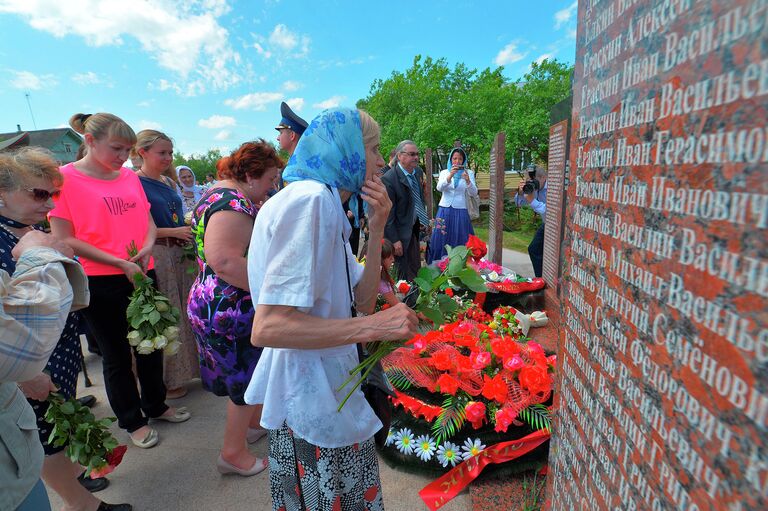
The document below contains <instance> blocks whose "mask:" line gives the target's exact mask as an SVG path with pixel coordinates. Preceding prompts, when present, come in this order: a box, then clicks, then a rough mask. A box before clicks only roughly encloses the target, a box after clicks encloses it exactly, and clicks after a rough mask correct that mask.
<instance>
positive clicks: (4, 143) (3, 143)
mask: <svg viewBox="0 0 768 511" xmlns="http://www.w3.org/2000/svg"><path fill="white" fill-rule="evenodd" d="M25 134H26V135H28V136H29V139H28V141H29V143H28V145H31V146H39V147H45V148H48V149H50V148H51V147H53V146H54V145H55V144H56V142H58V141H59V140H61V138H62V137H64V136H65V135H67V134H70V136H71V137H74V139H76V140H82V137H81V136H80V135H78V134H77V132H76V131H75V130H73V129H71V128H52V129H47V130H34V131H22V132H21V133H19V132H18V131H16V132H12V133H0V148H5V147H10V146H12V145H13V144H14V143H16V142H18V141H21V139H22V138H23V135H25ZM20 135H22V136H20ZM14 138H15V139H17V140H15V141H14V142H11V143H9V140H8V139H14Z"/></svg>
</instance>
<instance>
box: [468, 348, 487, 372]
mask: <svg viewBox="0 0 768 511" xmlns="http://www.w3.org/2000/svg"><path fill="white" fill-rule="evenodd" d="M469 361H470V362H471V363H472V369H480V370H482V369H485V368H486V367H487V366H488V364H490V363H491V354H490V353H488V352H487V351H481V352H479V353H474V352H473V353H470V354H469Z"/></svg>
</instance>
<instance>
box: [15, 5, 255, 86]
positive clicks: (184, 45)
mask: <svg viewBox="0 0 768 511" xmlns="http://www.w3.org/2000/svg"><path fill="white" fill-rule="evenodd" d="M228 9H229V7H228V6H227V3H226V1H225V0H183V1H181V2H176V3H173V4H172V3H171V2H170V1H169V0H145V1H143V2H122V1H120V0H79V1H78V2H77V5H76V7H75V8H73V6H72V4H71V3H68V2H61V1H60V0H2V1H0V13H8V14H17V15H19V16H20V17H21V18H23V19H24V20H26V21H27V22H28V23H29V24H30V25H31V26H32V27H33V28H35V29H37V30H41V31H44V32H48V33H50V34H53V35H54V36H56V37H64V36H68V35H74V36H79V37H82V38H83V39H85V42H86V44H88V45H91V46H120V45H122V44H124V42H125V39H126V38H127V37H133V38H135V39H136V40H137V41H138V42H139V44H140V45H141V48H142V49H143V51H144V52H146V53H147V54H149V55H150V56H151V57H152V58H153V59H154V60H156V61H157V63H158V64H159V65H160V66H161V67H163V68H165V69H168V70H170V71H172V72H174V73H176V74H178V75H179V76H180V77H181V78H182V79H183V80H184V81H185V82H192V83H193V84H192V86H186V87H174V88H173V90H176V91H177V92H179V93H184V94H197V93H199V92H201V91H203V90H205V89H206V87H213V88H216V89H224V88H227V87H229V86H230V85H233V84H235V83H237V82H239V81H240V74H238V73H237V72H236V70H235V68H236V66H238V65H239V64H240V56H239V54H237V53H236V52H235V51H233V50H232V47H231V46H230V44H229V40H228V38H229V33H228V31H227V30H226V29H225V28H224V27H222V26H221V25H220V24H219V23H218V20H217V18H218V17H220V16H221V15H223V14H224V13H226V12H227V10H228Z"/></svg>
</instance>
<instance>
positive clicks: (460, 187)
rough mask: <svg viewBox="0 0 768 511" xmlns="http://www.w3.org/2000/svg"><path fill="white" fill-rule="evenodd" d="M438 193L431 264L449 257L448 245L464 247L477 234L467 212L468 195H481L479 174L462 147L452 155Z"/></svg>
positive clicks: (440, 181) (430, 250) (440, 180)
mask: <svg viewBox="0 0 768 511" xmlns="http://www.w3.org/2000/svg"><path fill="white" fill-rule="evenodd" d="M437 191H438V192H440V193H441V194H442V196H441V197H440V204H438V208H437V216H436V217H435V228H434V229H433V230H432V238H431V239H430V240H429V252H427V256H426V260H427V264H430V263H431V262H432V261H437V260H439V259H442V258H443V256H445V255H446V253H447V251H446V249H445V246H446V245H450V246H452V247H457V246H460V245H464V244H465V243H466V242H467V240H468V239H469V235H470V234H475V230H474V229H473V228H472V220H471V219H470V218H469V211H468V210H467V195H472V196H475V197H476V196H477V185H476V184H475V173H474V172H473V171H472V169H470V168H469V166H468V165H467V153H465V152H464V150H463V149H461V148H460V147H456V148H454V149H453V150H452V151H451V152H450V154H449V155H448V168H447V169H443V170H441V171H440V175H439V176H438V178H437Z"/></svg>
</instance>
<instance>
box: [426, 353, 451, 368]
mask: <svg viewBox="0 0 768 511" xmlns="http://www.w3.org/2000/svg"><path fill="white" fill-rule="evenodd" d="M430 362H431V363H432V366H433V367H434V368H435V369H438V370H440V371H447V370H448V369H451V368H453V365H454V364H453V360H452V359H451V354H450V353H449V352H448V351H438V352H437V353H433V354H432V357H431V358H430Z"/></svg>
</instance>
